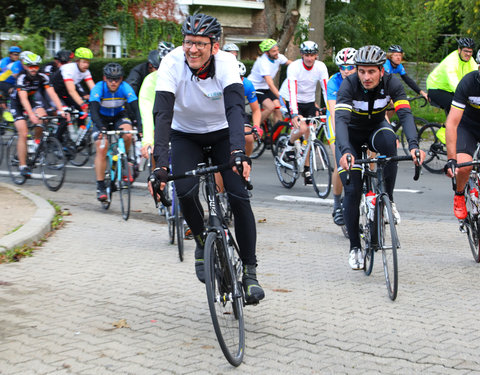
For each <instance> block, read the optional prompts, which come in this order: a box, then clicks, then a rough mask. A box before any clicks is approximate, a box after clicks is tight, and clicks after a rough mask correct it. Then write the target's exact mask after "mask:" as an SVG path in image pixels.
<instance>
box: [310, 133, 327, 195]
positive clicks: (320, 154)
mask: <svg viewBox="0 0 480 375" xmlns="http://www.w3.org/2000/svg"><path fill="white" fill-rule="evenodd" d="M310 174H311V176H312V181H313V190H315V193H317V195H318V196H319V197H320V198H326V197H328V194H330V188H331V185H332V166H331V165H330V158H329V157H328V154H327V150H326V148H325V146H324V145H323V144H322V142H320V141H319V140H318V139H315V140H314V142H313V145H312V148H311V150H310Z"/></svg>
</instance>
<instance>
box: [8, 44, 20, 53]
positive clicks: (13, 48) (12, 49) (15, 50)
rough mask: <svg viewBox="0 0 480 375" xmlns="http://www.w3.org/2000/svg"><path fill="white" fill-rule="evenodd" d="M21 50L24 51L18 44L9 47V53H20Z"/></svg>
mask: <svg viewBox="0 0 480 375" xmlns="http://www.w3.org/2000/svg"><path fill="white" fill-rule="evenodd" d="M20 52H22V49H21V48H20V47H18V46H11V47H10V48H9V49H8V53H20Z"/></svg>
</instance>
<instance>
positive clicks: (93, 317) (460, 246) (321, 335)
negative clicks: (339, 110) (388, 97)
mask: <svg viewBox="0 0 480 375" xmlns="http://www.w3.org/2000/svg"><path fill="white" fill-rule="evenodd" d="M0 180H2V181H8V180H7V179H2V178H0ZM25 188H26V189H28V190H30V191H36V192H38V193H39V194H40V195H41V196H43V197H45V198H49V199H53V200H55V201H56V202H57V203H59V204H60V205H61V206H62V207H63V208H68V209H69V210H70V212H71V213H72V215H71V216H69V217H68V218H67V221H68V223H67V225H66V226H65V227H64V228H62V229H61V230H60V231H58V232H57V233H55V234H54V235H53V236H52V237H51V238H49V239H48V241H47V242H46V243H45V244H44V246H43V247H42V248H40V249H39V250H37V251H36V252H35V255H34V256H33V257H32V258H28V259H23V260H22V261H21V262H19V263H16V264H7V265H2V266H1V272H0V306H2V307H1V308H0V374H51V373H52V374H224V373H229V372H232V371H236V372H237V373H242V374H274V373H281V374H291V373H294V372H295V373H297V374H325V373H326V374H328V373H331V374H338V373H348V374H352V373H359V374H360V373H362V374H363V373H382V374H385V373H399V374H405V373H415V372H417V373H419V372H422V373H432V374H466V373H478V372H479V371H480V359H479V357H478V353H479V352H480V348H479V347H480V339H479V335H478V334H477V333H476V331H475V327H476V324H475V323H476V316H477V315H478V310H479V303H478V287H477V285H478V275H479V268H478V265H476V264H475V263H474V262H473V260H472V256H471V254H470V251H469V249H468V244H467V239H466V236H465V235H462V234H461V233H460V232H459V231H458V228H457V225H456V223H455V222H454V221H453V220H451V219H442V220H439V218H438V217H435V216H433V215H430V216H423V215H418V216H419V217H418V218H415V217H414V216H415V215H409V214H407V215H406V216H409V220H404V221H403V222H402V224H401V225H400V226H399V228H398V230H399V236H400V239H401V244H402V248H401V251H400V255H399V258H400V259H399V262H400V288H399V294H398V298H397V300H396V301H395V302H391V301H390V300H389V299H388V296H387V291H386V289H385V285H384V280H383V273H382V269H381V265H380V263H379V262H378V260H379V259H378V258H376V263H375V266H374V272H373V273H372V275H371V276H370V277H366V276H365V275H364V274H363V272H361V271H356V272H355V271H352V270H350V269H349V268H348V264H347V248H348V245H347V243H346V240H345V239H344V238H343V236H342V235H341V232H340V231H339V230H338V228H337V227H335V226H334V225H333V224H332V223H331V216H330V208H325V207H318V206H315V207H312V206H311V205H310V204H301V205H298V204H297V205H293V204H289V203H276V202H275V201H273V200H272V201H258V200H256V199H254V200H253V206H254V211H255V215H256V218H257V220H258V221H259V223H258V233H259V236H258V237H259V241H258V256H259V263H260V265H259V278H260V281H261V283H262V284H263V286H264V288H265V290H266V299H265V301H264V302H262V303H261V304H260V305H258V306H256V307H248V308H247V309H246V311H245V318H246V330H247V336H246V342H247V347H246V354H245V361H244V363H243V364H242V365H241V367H240V368H239V369H233V368H231V367H230V366H229V365H228V363H227V362H226V360H225V359H224V358H223V355H222V353H221V351H220V349H219V347H218V345H217V343H216V339H215V334H214V332H213V328H212V325H211V321H210V316H209V313H208V306H207V303H206V298H205V291H204V287H203V285H202V284H200V283H199V282H198V281H197V280H196V278H195V276H194V271H193V268H194V267H193V254H192V253H193V247H194V245H193V242H187V249H186V260H185V262H183V263H180V262H179V261H178V258H177V256H176V248H175V247H174V246H171V245H169V244H168V243H167V233H166V226H165V224H164V223H163V222H162V220H161V219H160V218H159V217H158V216H157V215H156V213H155V211H154V209H153V208H152V205H151V202H150V198H149V197H146V196H145V193H144V191H141V190H139V189H138V190H137V191H136V192H135V196H134V201H133V209H134V210H135V211H134V212H132V217H131V219H130V220H129V221H128V222H124V221H123V220H122V219H121V216H120V213H119V202H117V201H114V202H113V204H112V207H111V210H109V211H106V212H105V211H103V210H102V209H101V208H100V207H99V205H98V203H97V202H95V201H94V199H93V192H92V186H91V185H87V184H78V183H75V184H72V183H66V185H65V186H64V187H63V188H62V189H61V190H60V191H59V192H57V193H52V192H49V191H47V190H46V189H45V188H44V187H43V186H42V185H41V183H40V182H36V181H30V182H29V184H27V185H25ZM446 195H450V194H449V193H448V194H446ZM412 196H413V195H412ZM114 198H116V197H114ZM117 199H118V198H117ZM420 216H421V217H420ZM122 319H124V320H125V322H126V324H127V325H128V327H124V328H115V327H114V326H113V324H114V323H118V322H121V320H122ZM121 325H122V324H121V323H120V326H121Z"/></svg>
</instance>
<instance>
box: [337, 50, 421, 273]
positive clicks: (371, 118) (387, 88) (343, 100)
mask: <svg viewBox="0 0 480 375" xmlns="http://www.w3.org/2000/svg"><path fill="white" fill-rule="evenodd" d="M385 60H386V54H385V52H384V51H383V50H382V49H381V48H380V47H378V46H372V45H370V46H364V47H361V48H360V49H359V50H358V51H357V53H356V55H355V65H356V66H357V73H355V74H352V75H350V76H348V77H346V78H345V79H344V80H343V82H342V85H341V86H340V89H339V90H338V93H337V101H336V104H335V134H336V138H335V139H336V150H335V156H336V159H337V165H339V166H340V168H341V169H340V171H339V173H340V178H341V179H342V183H343V187H344V189H345V198H344V200H343V208H344V215H345V224H346V227H347V231H348V236H349V239H350V254H349V264H350V266H351V267H352V269H362V268H363V257H362V253H361V250H360V234H359V209H358V207H359V204H360V199H361V195H362V182H361V173H360V166H358V165H355V158H358V157H361V147H362V145H363V144H365V143H367V144H368V147H369V149H370V150H372V151H374V152H377V153H380V154H382V155H386V156H394V155H396V154H397V146H396V145H397V138H396V135H395V133H394V131H393V129H392V126H391V125H390V124H389V123H388V121H387V120H386V118H385V111H386V109H387V106H388V104H389V102H390V99H391V100H393V103H394V107H395V111H396V112H397V115H398V117H399V118H400V120H401V121H402V124H403V126H404V131H405V135H406V136H407V140H408V144H409V149H410V153H411V155H412V157H413V160H414V163H418V162H420V163H422V162H423V159H424V158H425V153H424V152H423V151H420V154H421V156H420V161H418V160H416V157H415V150H416V149H418V142H417V132H416V127H415V123H414V120H413V115H412V112H411V110H410V104H409V102H408V101H407V100H406V98H407V96H406V94H405V90H404V89H403V86H402V84H401V83H400V81H398V79H397V78H396V77H394V76H393V75H391V74H388V73H385V71H384V68H383V64H384V63H385ZM348 156H350V157H351V164H349V163H348V161H347V157H348ZM346 170H351V178H350V183H349V184H348V185H347V184H346V173H345V171H346ZM396 175H397V164H396V163H391V164H389V165H388V167H387V168H385V185H386V191H387V193H388V195H389V198H390V200H392V202H393V189H394V186H395V178H396ZM393 207H395V204H394V203H392V208H393ZM394 211H395V212H397V214H396V216H397V215H398V211H397V210H396V208H395V210H394Z"/></svg>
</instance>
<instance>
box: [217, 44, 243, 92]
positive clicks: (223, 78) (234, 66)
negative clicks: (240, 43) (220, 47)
mask: <svg viewBox="0 0 480 375" xmlns="http://www.w3.org/2000/svg"><path fill="white" fill-rule="evenodd" d="M220 52H221V54H220ZM219 54H220V55H219V56H218V61H215V63H216V64H217V66H216V68H218V64H222V68H220V69H216V72H215V74H218V79H219V81H220V82H221V85H222V89H225V88H226V87H228V86H230V85H232V84H234V83H240V84H242V80H241V78H240V74H239V73H238V62H237V59H236V58H235V56H233V55H232V54H231V53H228V52H223V51H219Z"/></svg>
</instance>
